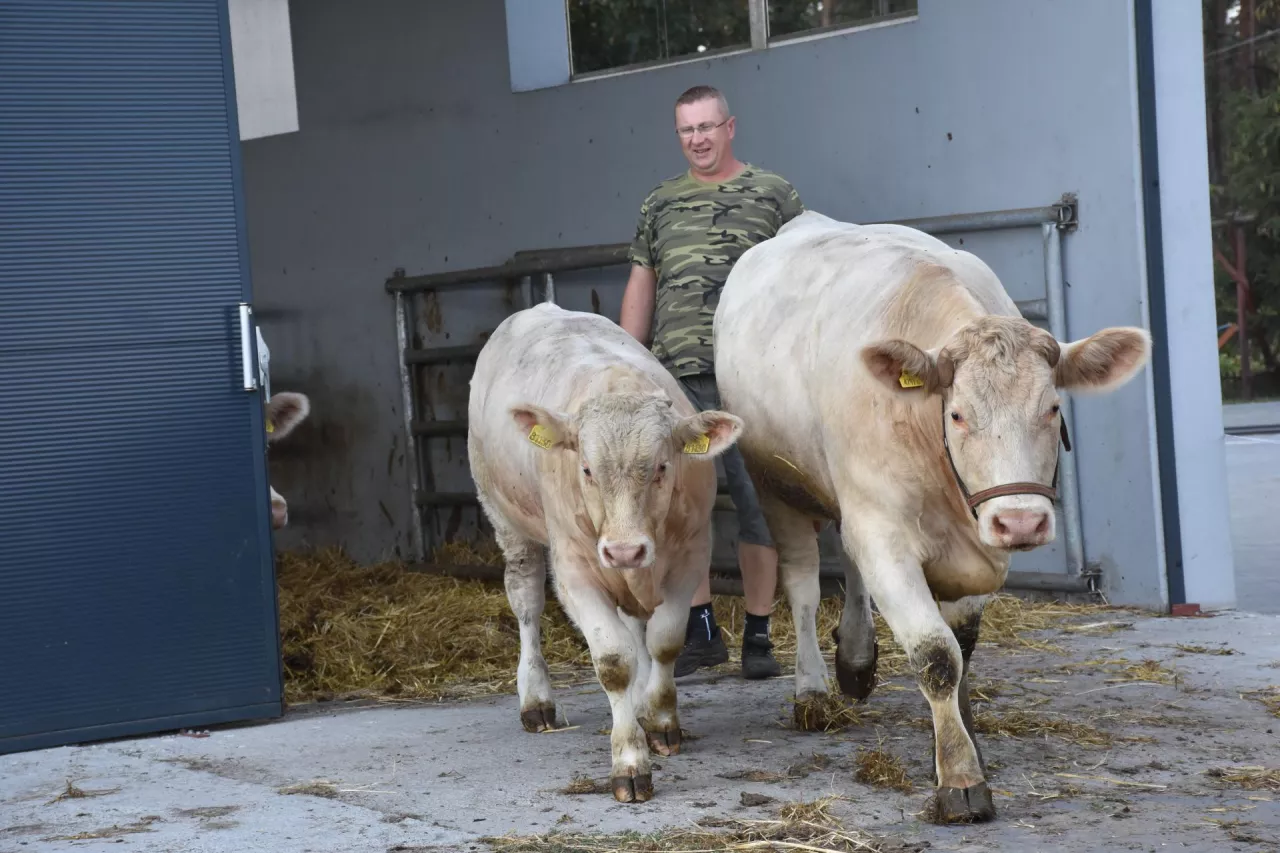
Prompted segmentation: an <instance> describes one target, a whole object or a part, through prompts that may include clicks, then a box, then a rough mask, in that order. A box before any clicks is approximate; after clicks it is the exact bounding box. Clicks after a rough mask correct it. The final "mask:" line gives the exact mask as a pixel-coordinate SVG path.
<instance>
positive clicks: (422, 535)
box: [386, 194, 1097, 594]
mask: <svg viewBox="0 0 1280 853" xmlns="http://www.w3.org/2000/svg"><path fill="white" fill-rule="evenodd" d="M1077 214H1078V208H1077V203H1076V199H1075V197H1074V196H1072V195H1070V194H1067V195H1064V196H1063V197H1062V198H1061V199H1060V200H1059V201H1058V202H1056V203H1054V204H1052V205H1048V206H1045V207H1033V208H1020V209H1015V210H999V211H989V212H983V213H970V214H957V215H951V216H938V217H929V218H924V219H908V220H898V221H897V222H896V224H900V225H908V226H911V227H913V228H917V229H919V230H921V231H924V232H926V233H929V234H933V235H935V236H943V235H954V234H969V233H981V232H992V231H1008V230H1014V229H1037V230H1039V232H1040V235H1041V239H1042V242H1043V251H1044V295H1043V297H1039V298H1033V299H1029V300H1023V301H1019V302H1018V303H1017V304H1018V307H1019V309H1020V310H1021V311H1022V314H1023V316H1024V317H1026V318H1027V319H1028V320H1030V321H1031V322H1033V323H1036V324H1038V325H1040V326H1042V327H1047V328H1048V330H1049V331H1050V332H1051V333H1052V334H1053V335H1054V337H1056V338H1058V339H1059V340H1066V338H1067V329H1066V306H1065V295H1064V280H1063V262H1062V235H1063V234H1064V233H1066V232H1070V231H1073V230H1074V229H1075V228H1076V227H1077V224H1078V216H1077ZM626 257H627V244H625V243H614V244H604V245H596V246H580V247H572V248H564V249H547V250H537V251H522V252H516V253H515V255H514V256H513V257H512V258H511V260H509V261H508V262H507V263H506V264H503V265H501V266H495V267H482V268H478V269H469V270H459V271H457V272H446V273H437V274H432V275H421V276H411V277H410V276H405V275H404V274H403V272H401V271H399V270H397V272H396V274H395V275H393V276H392V277H391V278H390V279H388V280H387V282H386V289H387V291H388V292H389V293H391V294H393V295H394V297H395V316H396V335H397V341H398V345H399V352H400V371H401V372H400V380H401V387H402V390H403V396H404V400H403V406H404V412H405V431H406V433H407V435H408V436H409V439H410V440H409V443H408V447H409V453H408V457H407V461H408V466H409V478H410V488H411V491H412V495H413V501H414V507H413V514H412V517H413V523H414V530H413V544H414V550H415V554H416V558H417V560H418V563H419V565H418V566H417V568H418V569H419V570H421V571H426V572H432V573H440V574H451V575H455V576H461V577H477V578H486V579H498V578H500V577H501V570H500V569H491V568H488V567H483V566H457V565H447V564H439V563H433V562H429V555H430V554H432V553H433V548H434V546H435V545H436V544H438V543H436V542H434V538H435V537H434V528H435V524H434V523H433V521H434V517H435V514H436V512H437V511H439V510H440V509H443V508H452V507H458V506H474V505H475V504H476V498H475V495H474V494H473V493H470V492H441V491H437V490H436V489H435V487H434V477H433V472H432V470H431V465H430V462H429V459H430V455H429V454H428V453H427V452H426V451H427V447H426V442H428V441H430V440H431V439H433V438H444V437H459V436H465V435H466V431H467V424H466V421H465V420H464V419H453V420H435V419H434V418H432V417H431V416H430V413H428V412H426V411H424V408H426V407H424V405H423V402H422V399H421V393H420V389H421V382H420V381H419V380H420V377H419V373H420V371H422V370H423V369H424V368H426V367H429V366H432V365H440V364H445V363H455V362H470V361H473V360H474V359H475V357H476V356H477V355H478V354H479V352H480V348H481V345H480V344H466V345H461V346H447V347H431V348H418V347H416V346H415V344H414V342H415V341H416V340H417V339H418V336H419V334H418V333H419V330H418V329H417V326H416V323H417V319H416V318H417V317H418V315H419V312H418V310H417V308H418V306H417V305H416V300H417V299H419V298H422V297H425V296H426V295H428V294H438V293H441V292H446V291H450V290H463V289H470V288H476V287H509V288H515V287H518V288H519V290H520V293H521V304H522V306H523V307H530V306H532V305H533V304H535V302H538V301H542V300H549V301H553V302H554V301H555V298H556V297H555V275H556V274H557V273H563V272H571V271H576V270H587V269H598V268H607V267H613V266H618V265H621V264H625V263H626ZM1062 417H1063V419H1064V420H1065V422H1066V423H1067V428H1068V429H1069V430H1072V435H1073V436H1074V435H1075V432H1074V421H1073V420H1072V414H1071V402H1070V400H1069V399H1068V398H1064V400H1063V404H1062ZM1060 452H1061V451H1060ZM1059 492H1060V495H1061V501H1060V506H1059V508H1058V512H1059V515H1060V518H1059V523H1060V528H1059V529H1061V530H1062V532H1063V535H1062V542H1063V547H1064V551H1065V571H1064V572H1033V571H1016V570H1014V571H1010V573H1009V578H1008V581H1007V582H1006V584H1005V586H1006V588H1008V589H1021V590H1035V591H1047V592H1071V593H1078V592H1092V591H1094V590H1095V589H1096V586H1095V584H1096V578H1097V571H1096V570H1093V569H1091V568H1088V567H1086V566H1085V562H1084V547H1083V536H1082V533H1081V526H1080V496H1079V486H1078V480H1077V472H1076V463H1075V457H1074V456H1073V455H1072V454H1070V453H1067V454H1065V455H1063V456H1062V459H1061V471H1060V474H1059ZM732 509H733V504H732V502H731V501H730V499H729V495H728V491H727V489H726V488H725V485H724V483H723V482H722V483H721V485H720V493H719V497H718V498H717V500H716V511H717V512H728V511H731V510H732ZM846 559H847V557H846V556H845V555H844V553H843V550H842V548H841V547H840V545H839V541H838V539H835V538H834V537H833V536H831V535H829V534H826V533H824V536H823V538H822V565H821V576H822V578H823V581H824V584H823V586H824V591H826V592H830V591H832V590H834V589H835V588H836V585H837V582H838V581H841V580H843V578H844V565H845V560H846ZM712 572H713V589H715V590H717V591H721V592H726V593H735V594H736V593H738V592H740V590H741V579H740V576H739V572H738V567H737V564H736V563H734V562H725V561H716V562H713V563H712ZM717 576H718V577H717Z"/></svg>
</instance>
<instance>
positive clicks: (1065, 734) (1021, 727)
mask: <svg viewBox="0 0 1280 853" xmlns="http://www.w3.org/2000/svg"><path fill="white" fill-rule="evenodd" d="M973 727H974V729H976V730H977V732H978V733H979V734H984V735H998V736H1000V737H1014V738H1025V737H1048V736H1049V735H1053V736H1054V737H1056V738H1058V739H1060V740H1064V741H1066V742H1067V743H1072V744H1075V745H1077V746H1110V745H1111V735H1110V734H1109V733H1108V732H1106V731H1103V730H1102V729H1099V728H1097V727H1096V726H1091V725H1085V724H1084V723H1077V722H1074V721H1072V720H1067V719H1064V718H1062V717H1057V716H1048V715H1045V714H1037V713H1035V712H1033V711H1027V710H1022V709H1010V710H1008V711H1003V712H999V713H997V712H995V711H982V712H979V713H977V714H975V715H974V718H973Z"/></svg>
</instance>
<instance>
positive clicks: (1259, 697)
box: [1240, 685, 1280, 717]
mask: <svg viewBox="0 0 1280 853" xmlns="http://www.w3.org/2000/svg"><path fill="white" fill-rule="evenodd" d="M1240 696H1241V698H1243V699H1252V700H1254V701H1255V702H1261V703H1262V706H1263V707H1264V708H1266V709H1267V713H1269V714H1270V715H1271V716H1273V717H1280V687H1276V686H1275V685H1272V686H1270V687H1264V688H1263V689H1261V690H1249V691H1247V692H1245V693H1241V694H1240Z"/></svg>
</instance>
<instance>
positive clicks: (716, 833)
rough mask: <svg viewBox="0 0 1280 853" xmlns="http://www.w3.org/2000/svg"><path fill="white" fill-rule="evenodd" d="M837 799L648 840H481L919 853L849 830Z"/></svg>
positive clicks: (525, 847) (589, 850) (582, 849)
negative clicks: (836, 809) (834, 809)
mask: <svg viewBox="0 0 1280 853" xmlns="http://www.w3.org/2000/svg"><path fill="white" fill-rule="evenodd" d="M833 800H834V798H826V799H823V800H818V801H815V802H812V803H791V804H788V805H784V806H782V807H781V808H780V809H778V811H777V817H775V818H773V819H768V820H746V819H740V818H733V819H725V818H705V819H703V820H701V821H699V822H698V824H697V825H696V826H694V827H690V828H688V829H683V828H681V829H669V830H666V831H664V832H658V833H652V834H648V835H642V834H640V833H637V832H628V833H622V834H618V835H585V834H569V833H560V832H553V833H550V834H548V835H526V836H517V835H505V836H502V837H486V838H482V839H481V841H483V842H484V843H486V844H488V845H490V846H491V847H492V848H493V849H494V850H495V851H496V853H604V851H617V853H655V851H666V850H673V851H706V853H717V851H747V850H762V851H763V850H803V851H809V853H856V852H857V851H861V852H862V853H867V851H870V853H891V851H908V850H919V849H920V848H919V846H917V845H910V846H908V845H905V844H903V843H902V842H899V841H894V840H892V839H886V838H878V837H876V836H873V835H870V834H868V833H865V832H862V831H860V830H855V829H848V828H846V827H845V826H844V825H843V824H842V823H841V822H840V821H839V820H838V819H837V818H836V817H835V816H834V815H832V813H831V811H830V804H831V802H832V801H833Z"/></svg>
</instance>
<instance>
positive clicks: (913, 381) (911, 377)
mask: <svg viewBox="0 0 1280 853" xmlns="http://www.w3.org/2000/svg"><path fill="white" fill-rule="evenodd" d="M898 384H899V385H901V386H902V387H903V388H919V387H920V386H922V385H924V380H923V379H921V378H920V377H919V376H916V375H915V374H914V373H909V372H907V371H905V370H904V371H902V375H901V376H899V377H898Z"/></svg>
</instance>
